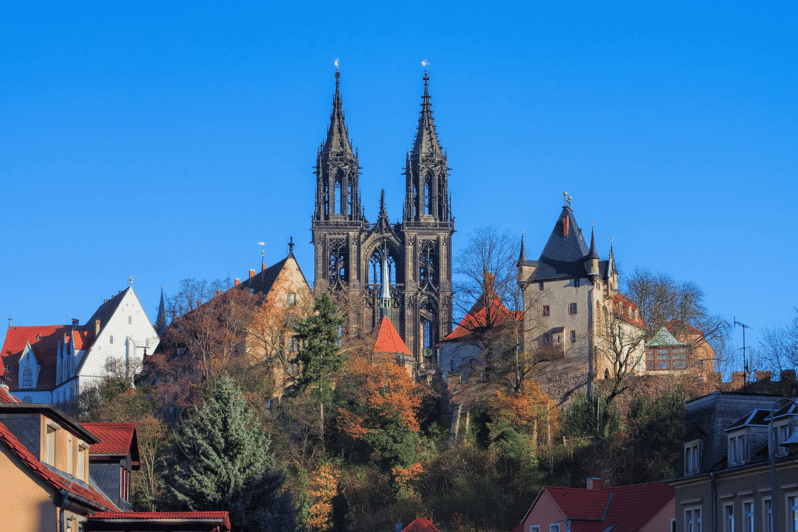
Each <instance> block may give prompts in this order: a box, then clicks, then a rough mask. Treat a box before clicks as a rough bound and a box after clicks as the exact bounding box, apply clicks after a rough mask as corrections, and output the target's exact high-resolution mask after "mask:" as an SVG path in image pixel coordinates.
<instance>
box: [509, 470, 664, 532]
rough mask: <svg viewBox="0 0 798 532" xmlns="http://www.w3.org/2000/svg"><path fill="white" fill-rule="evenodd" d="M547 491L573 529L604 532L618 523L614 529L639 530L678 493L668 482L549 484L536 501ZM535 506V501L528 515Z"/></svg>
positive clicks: (616, 530) (635, 531) (621, 531)
mask: <svg viewBox="0 0 798 532" xmlns="http://www.w3.org/2000/svg"><path fill="white" fill-rule="evenodd" d="M544 492H547V493H548V494H549V495H550V496H551V498H552V499H553V500H554V502H555V503H556V504H557V506H558V507H559V508H560V510H561V511H562V512H563V514H565V516H566V518H567V519H568V520H570V521H571V532H602V531H603V530H606V529H607V527H609V526H610V525H615V527H614V528H613V532H637V531H638V530H640V529H641V528H642V527H643V526H644V525H645V524H646V523H648V522H649V521H650V520H651V519H652V518H653V517H654V516H655V515H656V514H657V512H659V511H660V510H662V508H663V507H664V506H665V505H666V504H668V502H670V500H671V499H673V497H674V494H675V491H674V489H673V487H672V486H670V485H668V484H667V483H665V482H648V483H646V484H633V485H629V486H615V487H611V488H604V489H593V490H589V489H579V488H557V487H552V486H545V487H544V488H543V489H542V490H541V492H540V494H538V497H537V498H536V499H535V502H537V500H538V499H540V496H541V495H543V493H544ZM610 495H612V496H610ZM534 505H535V503H533V504H532V507H531V508H530V509H529V511H528V512H527V515H529V512H531V511H532V508H534ZM524 520H526V516H525V517H524Z"/></svg>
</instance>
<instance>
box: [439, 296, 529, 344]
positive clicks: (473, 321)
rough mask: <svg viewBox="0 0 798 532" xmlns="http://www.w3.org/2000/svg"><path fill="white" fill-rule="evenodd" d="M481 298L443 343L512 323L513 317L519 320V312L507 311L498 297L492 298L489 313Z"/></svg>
mask: <svg viewBox="0 0 798 532" xmlns="http://www.w3.org/2000/svg"><path fill="white" fill-rule="evenodd" d="M482 300H483V298H480V300H479V301H478V302H477V303H476V304H475V305H474V306H473V307H472V308H471V310H469V311H468V314H466V315H465V317H464V318H463V319H462V320H460V323H459V324H458V325H457V327H456V328H455V329H454V330H453V331H452V332H451V333H449V335H448V336H446V338H444V339H443V341H451V340H457V339H458V338H462V337H464V336H468V335H470V334H474V333H475V332H478V331H479V329H480V328H487V327H494V326H496V325H502V324H504V323H508V322H509V323H512V322H511V321H510V320H511V319H512V317H515V319H516V320H519V319H520V318H521V317H522V315H521V313H519V312H513V311H512V310H509V309H508V308H507V307H506V306H504V303H503V302H502V300H501V299H500V298H499V297H498V296H494V298H493V302H492V303H491V305H490V309H489V311H488V310H486V307H485V305H484V304H483V303H482Z"/></svg>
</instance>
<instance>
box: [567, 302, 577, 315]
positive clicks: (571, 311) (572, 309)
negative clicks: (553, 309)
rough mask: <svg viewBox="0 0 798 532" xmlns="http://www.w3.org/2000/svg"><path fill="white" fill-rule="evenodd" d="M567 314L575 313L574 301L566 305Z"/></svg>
mask: <svg viewBox="0 0 798 532" xmlns="http://www.w3.org/2000/svg"><path fill="white" fill-rule="evenodd" d="M568 314H576V303H571V304H570V305H568Z"/></svg>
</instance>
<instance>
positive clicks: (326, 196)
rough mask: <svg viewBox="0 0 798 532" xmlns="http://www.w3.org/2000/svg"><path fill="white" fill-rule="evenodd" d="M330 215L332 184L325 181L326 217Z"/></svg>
mask: <svg viewBox="0 0 798 532" xmlns="http://www.w3.org/2000/svg"><path fill="white" fill-rule="evenodd" d="M329 215H330V184H329V183H327V181H325V182H324V217H325V218H326V217H328V216H329Z"/></svg>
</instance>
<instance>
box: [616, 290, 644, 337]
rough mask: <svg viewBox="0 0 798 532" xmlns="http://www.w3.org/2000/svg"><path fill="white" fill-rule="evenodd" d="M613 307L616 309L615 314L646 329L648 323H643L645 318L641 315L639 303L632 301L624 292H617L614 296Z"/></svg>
mask: <svg viewBox="0 0 798 532" xmlns="http://www.w3.org/2000/svg"><path fill="white" fill-rule="evenodd" d="M612 308H613V310H614V311H615V315H616V316H618V317H619V318H621V319H622V320H623V321H625V322H627V323H631V324H632V325H636V326H638V327H640V328H643V329H645V327H646V324H645V323H643V318H641V317H640V312H639V311H638V308H637V305H635V304H634V303H632V301H631V300H629V299H628V298H627V297H625V296H623V295H622V294H615V295H614V296H613V298H612Z"/></svg>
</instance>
